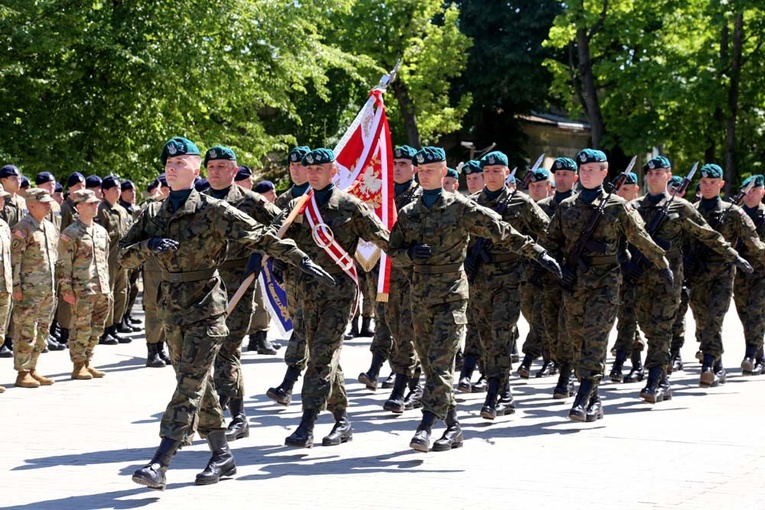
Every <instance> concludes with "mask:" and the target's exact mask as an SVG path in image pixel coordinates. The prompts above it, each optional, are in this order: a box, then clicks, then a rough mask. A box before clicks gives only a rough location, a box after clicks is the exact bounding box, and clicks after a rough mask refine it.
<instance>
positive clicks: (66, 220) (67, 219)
mask: <svg viewBox="0 0 765 510" xmlns="http://www.w3.org/2000/svg"><path fill="white" fill-rule="evenodd" d="M76 219H77V208H76V207H75V206H74V202H72V200H71V199H69V198H67V199H66V200H64V202H63V203H62V204H61V230H62V231H64V230H66V227H68V226H69V225H71V224H72V223H74V220H76Z"/></svg>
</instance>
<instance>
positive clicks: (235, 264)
mask: <svg viewBox="0 0 765 510" xmlns="http://www.w3.org/2000/svg"><path fill="white" fill-rule="evenodd" d="M248 260H250V259H249V258H246V259H234V260H226V261H225V262H223V263H222V264H220V265H219V266H218V269H241V270H242V271H244V268H245V267H246V266H247V261H248Z"/></svg>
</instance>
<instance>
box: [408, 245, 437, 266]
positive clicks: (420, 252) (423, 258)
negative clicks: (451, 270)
mask: <svg viewBox="0 0 765 510" xmlns="http://www.w3.org/2000/svg"><path fill="white" fill-rule="evenodd" d="M407 254H408V255H409V258H410V259H412V260H413V261H415V262H419V263H420V264H422V263H424V262H427V261H428V259H429V258H430V256H431V255H432V254H433V250H432V249H431V248H430V246H428V245H427V244H413V245H412V246H410V247H409V250H407Z"/></svg>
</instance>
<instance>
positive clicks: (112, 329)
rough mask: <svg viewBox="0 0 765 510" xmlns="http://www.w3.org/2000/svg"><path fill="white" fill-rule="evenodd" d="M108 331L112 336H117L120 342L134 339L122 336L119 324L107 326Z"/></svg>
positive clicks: (123, 342) (124, 342) (128, 341)
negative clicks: (118, 327)
mask: <svg viewBox="0 0 765 510" xmlns="http://www.w3.org/2000/svg"><path fill="white" fill-rule="evenodd" d="M106 331H107V333H109V335H110V336H111V337H112V338H115V339H116V340H117V342H118V343H121V344H129V343H130V342H132V341H133V340H132V339H131V338H128V337H126V336H121V335H120V334H119V333H117V324H112V325H111V326H110V327H108V328H106Z"/></svg>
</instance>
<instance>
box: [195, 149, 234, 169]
mask: <svg viewBox="0 0 765 510" xmlns="http://www.w3.org/2000/svg"><path fill="white" fill-rule="evenodd" d="M216 159H225V160H227V161H236V154H234V151H233V150H232V149H229V148H228V147H224V146H222V145H214V146H212V147H210V148H209V149H207V152H205V159H204V161H203V162H202V164H203V165H204V166H207V162H208V161H214V160H216Z"/></svg>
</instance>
